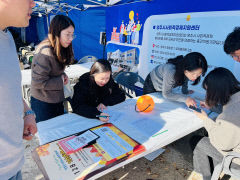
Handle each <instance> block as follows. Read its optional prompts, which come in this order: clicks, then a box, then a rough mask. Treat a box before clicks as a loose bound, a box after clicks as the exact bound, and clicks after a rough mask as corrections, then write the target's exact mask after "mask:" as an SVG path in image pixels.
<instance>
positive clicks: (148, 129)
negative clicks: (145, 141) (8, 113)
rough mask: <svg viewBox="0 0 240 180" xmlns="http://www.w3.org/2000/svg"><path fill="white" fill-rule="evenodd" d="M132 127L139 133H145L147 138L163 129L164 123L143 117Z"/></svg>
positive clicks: (134, 122)
mask: <svg viewBox="0 0 240 180" xmlns="http://www.w3.org/2000/svg"><path fill="white" fill-rule="evenodd" d="M131 126H133V127H135V128H136V129H137V130H138V131H140V132H142V133H144V134H145V135H146V136H148V137H151V136H152V135H154V134H156V133H157V132H158V131H159V130H160V129H162V128H163V126H164V121H154V120H152V119H149V118H146V117H143V118H141V119H137V120H135V121H133V122H131Z"/></svg>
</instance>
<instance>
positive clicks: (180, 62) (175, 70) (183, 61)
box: [143, 52, 208, 107]
mask: <svg viewBox="0 0 240 180" xmlns="http://www.w3.org/2000/svg"><path fill="white" fill-rule="evenodd" d="M207 68H208V65H207V61H206V59H205V57H204V56H203V55H202V54H201V53H198V52H192V53H189V54H187V55H185V56H177V57H176V58H173V59H169V60H168V62H167V63H166V64H164V65H159V66H157V67H155V68H154V69H153V70H152V72H150V73H149V74H148V76H147V77H146V80H145V82H144V86H143V93H144V94H149V93H153V92H162V95H163V97H164V98H166V99H169V100H172V101H179V102H184V103H186V105H187V106H188V107H189V106H190V105H192V106H195V107H196V101H195V100H194V99H193V98H191V97H188V96H187V94H191V93H193V91H191V90H188V81H189V80H190V81H192V82H193V83H192V85H196V84H198V83H199V82H200V78H201V75H202V76H204V75H205V73H206V71H207ZM178 86H182V93H183V94H177V93H174V92H172V90H173V88H175V87H178Z"/></svg>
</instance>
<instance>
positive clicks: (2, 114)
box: [0, 0, 37, 180]
mask: <svg viewBox="0 0 240 180" xmlns="http://www.w3.org/2000/svg"><path fill="white" fill-rule="evenodd" d="M34 6H35V3H34V2H33V1H32V0H7V1H6V0H0V107H1V111H0V124H1V125H0V179H1V180H21V179H22V175H21V168H22V165H23V163H24V149H23V139H26V140H31V139H32V137H33V136H34V134H35V133H36V132H37V127H36V122H35V117H34V113H33V111H32V110H31V109H30V108H29V107H28V105H27V104H26V103H25V101H24V100H23V98H22V88H21V71H20V68H19V60H18V55H17V52H16V46H15V44H14V40H13V37H12V35H11V34H10V32H9V31H8V30H7V29H6V28H7V27H27V26H28V24H29V19H30V18H31V13H32V8H33V7H34Z"/></svg>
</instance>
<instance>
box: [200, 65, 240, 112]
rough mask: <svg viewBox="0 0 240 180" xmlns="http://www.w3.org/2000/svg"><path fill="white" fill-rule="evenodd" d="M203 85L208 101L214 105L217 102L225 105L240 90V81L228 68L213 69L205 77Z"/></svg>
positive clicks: (210, 104)
mask: <svg viewBox="0 0 240 180" xmlns="http://www.w3.org/2000/svg"><path fill="white" fill-rule="evenodd" d="M202 86H203V88H204V89H206V91H207V93H206V103H207V104H208V105H209V106H210V107H212V106H215V105H217V104H221V105H225V104H227V103H228V101H229V100H230V97H231V96H232V95H233V94H235V93H236V92H238V91H240V83H239V81H238V80H237V79H236V78H235V76H234V75H233V74H232V72H231V71H229V70H228V69H226V68H223V67H219V68H216V69H214V70H212V71H211V72H210V73H209V74H208V75H207V76H206V77H205V79H204V81H203V83H202Z"/></svg>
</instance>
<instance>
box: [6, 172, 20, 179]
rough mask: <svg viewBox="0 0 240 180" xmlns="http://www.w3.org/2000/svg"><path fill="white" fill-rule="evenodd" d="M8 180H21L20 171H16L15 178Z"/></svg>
mask: <svg viewBox="0 0 240 180" xmlns="http://www.w3.org/2000/svg"><path fill="white" fill-rule="evenodd" d="M8 180H22V173H21V171H18V172H17V174H16V175H15V176H13V177H11V178H10V179H8Z"/></svg>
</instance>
